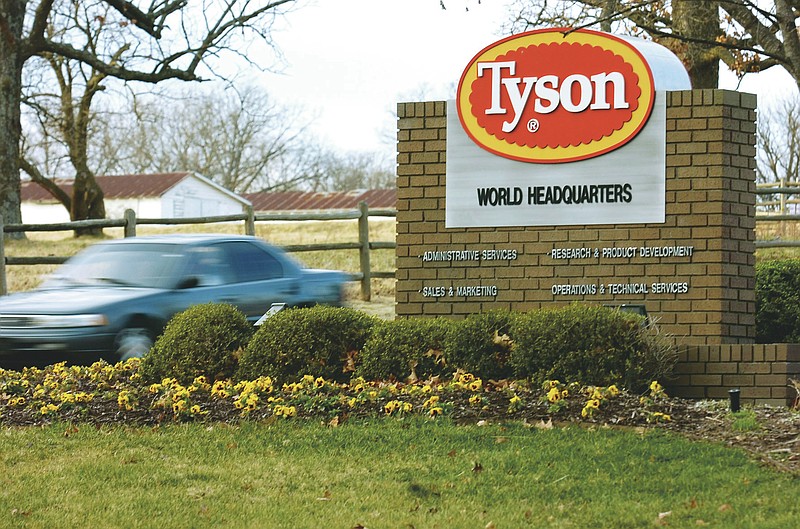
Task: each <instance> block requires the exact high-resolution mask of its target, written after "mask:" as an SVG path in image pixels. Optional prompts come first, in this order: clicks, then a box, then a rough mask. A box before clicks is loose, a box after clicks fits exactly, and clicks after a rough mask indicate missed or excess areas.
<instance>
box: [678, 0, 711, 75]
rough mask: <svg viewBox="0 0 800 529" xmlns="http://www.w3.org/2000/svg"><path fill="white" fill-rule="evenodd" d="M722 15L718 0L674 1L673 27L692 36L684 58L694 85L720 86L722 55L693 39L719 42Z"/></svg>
mask: <svg viewBox="0 0 800 529" xmlns="http://www.w3.org/2000/svg"><path fill="white" fill-rule="evenodd" d="M719 17H720V14H719V2H717V1H716V0H672V24H673V29H674V31H675V33H677V34H680V35H684V36H686V37H688V38H689V40H687V41H686V51H685V52H684V53H683V57H681V58H682V59H683V63H684V65H685V66H686V70H687V71H688V72H689V79H690V80H691V82H692V88H717V87H718V85H719V55H718V54H717V53H716V52H715V50H714V49H713V47H712V46H709V45H708V44H703V43H699V42H694V41H693V39H700V40H705V41H712V42H713V41H715V40H716V38H717V37H719V36H720V34H721V30H720V27H719Z"/></svg>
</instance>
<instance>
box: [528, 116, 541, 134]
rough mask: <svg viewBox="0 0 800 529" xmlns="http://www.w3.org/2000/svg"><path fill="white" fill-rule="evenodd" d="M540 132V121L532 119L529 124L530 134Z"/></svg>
mask: <svg viewBox="0 0 800 529" xmlns="http://www.w3.org/2000/svg"><path fill="white" fill-rule="evenodd" d="M537 130H539V120H538V119H532V120H530V121H529V122H528V132H536V131H537Z"/></svg>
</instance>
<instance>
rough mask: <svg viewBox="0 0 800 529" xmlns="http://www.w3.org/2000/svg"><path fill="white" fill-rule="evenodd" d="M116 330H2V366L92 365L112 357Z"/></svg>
mask: <svg viewBox="0 0 800 529" xmlns="http://www.w3.org/2000/svg"><path fill="white" fill-rule="evenodd" d="M114 336H115V335H114V333H111V332H87V329H80V330H75V329H69V330H66V331H63V332H52V331H51V332H47V331H35V332H34V331H24V332H23V331H20V332H10V331H5V330H4V331H3V332H2V333H0V367H4V368H6V369H9V368H17V367H34V366H35V367H42V366H45V365H50V364H53V363H57V362H67V363H68V364H91V363H92V362H94V361H97V360H99V359H100V358H106V359H110V358H109V357H110V354H111V353H112V351H113V345H114Z"/></svg>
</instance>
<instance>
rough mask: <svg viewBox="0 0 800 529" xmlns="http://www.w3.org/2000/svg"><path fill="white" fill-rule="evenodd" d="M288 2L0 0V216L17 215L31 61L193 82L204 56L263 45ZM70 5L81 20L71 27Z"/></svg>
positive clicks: (130, 77) (14, 218)
mask: <svg viewBox="0 0 800 529" xmlns="http://www.w3.org/2000/svg"><path fill="white" fill-rule="evenodd" d="M292 2H293V0H271V1H265V0H203V2H202V5H198V2H195V3H192V4H190V3H189V2H187V1H186V0H144V1H140V2H138V1H133V0H87V1H85V2H74V1H72V0H0V215H2V217H3V218H4V219H5V221H6V222H19V221H20V218H21V217H20V201H19V190H20V173H19V170H20V138H21V110H20V106H21V102H22V99H23V91H22V87H23V81H22V80H23V69H24V68H25V66H26V65H27V64H28V63H29V61H31V60H32V59H33V58H36V57H38V58H40V59H42V60H45V61H57V62H58V61H62V60H63V61H65V62H64V63H63V64H65V65H66V64H67V63H80V64H82V65H85V66H87V67H88V68H89V70H82V71H84V72H86V73H87V74H89V73H90V72H96V73H97V75H100V76H102V78H101V80H100V81H98V83H101V82H102V79H105V78H116V79H121V80H123V81H126V82H133V81H138V82H144V83H152V84H155V83H160V82H163V81H167V80H170V79H175V80H181V81H194V80H199V79H200V78H201V72H202V69H203V68H204V67H207V66H208V64H209V63H208V61H209V60H210V59H211V58H219V57H220V56H222V55H225V54H226V53H228V52H231V53H236V49H237V48H238V47H239V46H240V45H241V44H242V43H243V42H249V41H251V40H252V39H259V40H261V41H263V42H266V43H268V44H269V43H270V24H271V22H272V20H273V19H274V17H275V16H276V15H277V14H278V13H279V12H280V10H281V9H285V8H286V7H288V6H289V5H290V4H291V3H292ZM73 6H76V7H77V9H78V10H80V13H81V20H82V21H83V22H84V24H83V25H76V24H74V17H73V16H72V14H73V13H74V12H75V10H73V9H72V7H73ZM89 24H96V25H99V26H100V27H99V29H100V36H99V37H98V38H97V39H92V38H90V37H89V36H88V35H87V33H86V30H87V29H88V28H90V25H89ZM91 28H92V29H98V27H97V26H91ZM242 49H245V47H244V46H242ZM69 70H70V71H75V70H73V69H72V68H69ZM62 71H64V70H62ZM90 78H91V76H90V75H89V77H88V79H90ZM90 92H91V90H90Z"/></svg>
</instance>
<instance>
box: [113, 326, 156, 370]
mask: <svg viewBox="0 0 800 529" xmlns="http://www.w3.org/2000/svg"><path fill="white" fill-rule="evenodd" d="M115 344H116V346H117V357H118V358H119V360H120V362H124V361H125V360H128V359H130V358H141V357H143V356H144V355H146V354H147V353H148V352H150V349H152V347H153V337H152V336H151V333H150V331H148V330H147V329H143V328H136V329H124V330H122V331H120V332H119V334H117V338H116V340H115Z"/></svg>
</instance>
